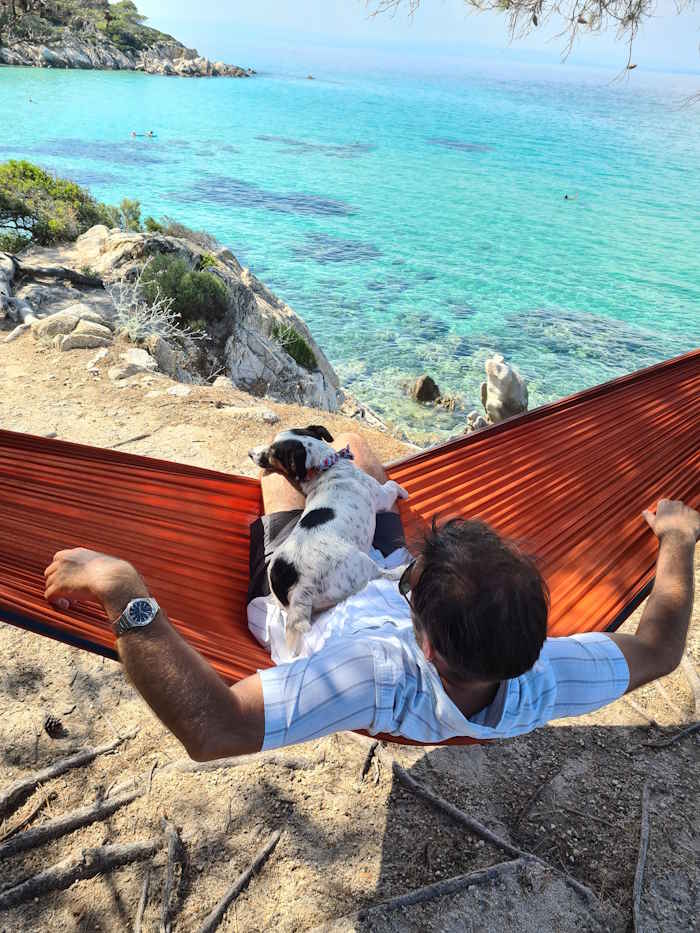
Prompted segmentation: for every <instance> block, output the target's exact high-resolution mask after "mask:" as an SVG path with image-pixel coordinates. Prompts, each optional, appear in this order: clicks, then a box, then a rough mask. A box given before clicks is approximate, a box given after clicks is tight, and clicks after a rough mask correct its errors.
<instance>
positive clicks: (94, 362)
mask: <svg viewBox="0 0 700 933" xmlns="http://www.w3.org/2000/svg"><path fill="white" fill-rule="evenodd" d="M108 353H109V350H107V348H106V347H103V348H102V349H101V350H100V351H99V352H98V353H96V354H95V355H94V356H93V358H92V359H91V360H90V362H89V363H88V364H87V366H86V367H85V368H86V369H95V367H96V366H97V364H98V363H99V362H100V360H103V359H104V358H105V357H106V356H107V354H108Z"/></svg>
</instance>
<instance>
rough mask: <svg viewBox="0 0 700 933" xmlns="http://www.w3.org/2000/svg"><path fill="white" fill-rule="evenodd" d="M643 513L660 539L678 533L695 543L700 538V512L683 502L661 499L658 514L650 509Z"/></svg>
mask: <svg viewBox="0 0 700 933" xmlns="http://www.w3.org/2000/svg"><path fill="white" fill-rule="evenodd" d="M642 514H643V515H644V518H645V519H646V520H647V522H648V524H649V527H650V528H651V530H652V531H653V532H654V534H655V535H656V537H657V538H658V539H659V541H663V539H664V538H666V537H672V536H674V535H678V536H680V537H681V538H684V539H686V540H688V541H689V542H690V543H691V544H695V542H696V541H697V540H698V539H699V538H700V513H698V512H696V511H695V510H694V509H691V508H689V507H688V506H687V505H684V504H683V503H682V502H678V501H676V500H673V499H660V500H659V504H658V505H657V506H656V514H654V513H653V512H650V511H648V510H647V511H646V512H643V513H642Z"/></svg>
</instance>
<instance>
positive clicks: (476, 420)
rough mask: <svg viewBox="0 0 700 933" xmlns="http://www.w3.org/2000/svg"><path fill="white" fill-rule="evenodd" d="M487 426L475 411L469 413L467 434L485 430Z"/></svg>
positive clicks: (486, 422)
mask: <svg viewBox="0 0 700 933" xmlns="http://www.w3.org/2000/svg"><path fill="white" fill-rule="evenodd" d="M488 426H489V423H488V421H487V420H486V418H484V416H483V415H480V414H479V412H478V411H477V410H476V409H474V411H470V412H469V414H468V415H467V434H471V433H472V432H473V431H480V430H481V428H487V427H488Z"/></svg>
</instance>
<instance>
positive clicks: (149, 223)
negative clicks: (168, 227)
mask: <svg viewBox="0 0 700 933" xmlns="http://www.w3.org/2000/svg"><path fill="white" fill-rule="evenodd" d="M143 226H144V228H145V229H146V231H147V232H148V233H162V232H163V224H162V223H160V222H159V221H157V220H156V219H155V217H147V218H146V219H145V220H144V222H143Z"/></svg>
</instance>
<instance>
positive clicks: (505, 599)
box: [410, 519, 549, 681]
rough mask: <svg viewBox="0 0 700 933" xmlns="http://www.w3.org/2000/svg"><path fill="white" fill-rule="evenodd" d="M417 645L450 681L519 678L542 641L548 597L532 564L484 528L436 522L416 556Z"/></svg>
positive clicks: (413, 580)
mask: <svg viewBox="0 0 700 933" xmlns="http://www.w3.org/2000/svg"><path fill="white" fill-rule="evenodd" d="M417 553H418V557H417V560H416V564H415V567H414V569H413V571H412V572H411V581H410V582H411V596H410V603H411V609H412V610H413V612H412V614H413V624H414V627H415V630H416V638H417V640H418V643H419V644H421V645H425V644H426V641H427V644H428V645H429V646H430V648H431V649H432V651H433V652H436V653H437V656H438V657H439V658H440V660H441V661H442V662H443V663H444V666H445V667H446V668H447V670H448V672H449V675H450V677H451V678H452V679H455V680H464V681H469V680H479V681H492V680H493V681H495V680H506V679H508V678H510V677H518V676H519V675H520V674H524V673H525V671H527V670H529V669H530V668H531V667H532V665H533V664H534V663H535V661H536V660H537V658H538V656H539V653H540V650H541V648H542V645H543V643H544V640H545V638H546V636H547V612H548V608H549V593H548V591H547V586H546V584H545V582H544V580H543V579H542V576H541V574H540V572H539V570H538V569H537V566H536V565H535V563H534V561H533V560H531V559H530V558H529V557H527V556H526V555H525V554H523V553H522V552H521V551H520V550H519V549H518V548H517V547H516V546H515V545H514V544H512V543H511V542H509V541H506V540H505V539H504V538H501V537H500V535H498V534H497V533H496V532H495V531H493V529H491V528H489V526H488V525H485V524H484V523H483V522H479V521H464V520H462V519H452V520H451V521H448V522H446V523H445V524H443V525H440V526H437V525H436V524H435V522H434V523H433V527H432V529H431V531H430V532H428V533H427V534H426V536H425V538H424V540H423V542H422V544H421V545H419V547H418V549H417Z"/></svg>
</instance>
